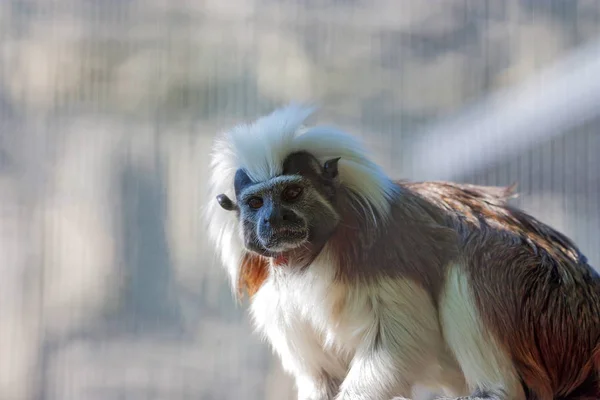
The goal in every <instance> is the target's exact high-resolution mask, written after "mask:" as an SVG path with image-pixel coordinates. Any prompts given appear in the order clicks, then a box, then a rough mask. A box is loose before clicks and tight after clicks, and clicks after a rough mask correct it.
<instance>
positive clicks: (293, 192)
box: [281, 185, 302, 201]
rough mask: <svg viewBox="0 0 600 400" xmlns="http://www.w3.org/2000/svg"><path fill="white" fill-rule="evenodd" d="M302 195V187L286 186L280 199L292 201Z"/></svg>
mask: <svg viewBox="0 0 600 400" xmlns="http://www.w3.org/2000/svg"><path fill="white" fill-rule="evenodd" d="M301 193H302V187H300V186H297V185H294V186H288V187H287V188H286V189H285V190H284V191H283V193H282V195H281V197H282V198H283V200H285V201H294V200H296V199H297V198H298V196H300V194H301Z"/></svg>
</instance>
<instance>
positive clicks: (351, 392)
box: [206, 106, 522, 400]
mask: <svg viewBox="0 0 600 400" xmlns="http://www.w3.org/2000/svg"><path fill="white" fill-rule="evenodd" d="M311 112H312V109H311V108H306V107H300V106H289V107H286V108H283V109H279V110H276V111H275V112H273V113H272V114H270V115H268V116H266V117H263V118H261V119H258V120H257V121H256V122H254V123H252V124H247V125H240V126H238V127H236V128H235V129H233V130H231V131H229V132H225V133H224V134H223V135H222V136H220V137H219V138H218V139H217V141H216V143H215V146H214V151H213V155H212V160H211V167H212V175H211V182H210V195H211V199H210V201H209V204H208V208H207V210H206V212H207V214H206V217H207V218H208V221H209V234H210V238H211V240H212V241H213V243H214V244H215V246H216V248H218V249H219V250H220V256H221V259H222V262H223V263H224V264H225V266H226V267H227V270H228V272H229V275H230V279H231V282H232V284H233V285H234V286H235V285H237V279H238V269H239V265H240V259H241V257H242V256H243V254H244V251H245V250H244V248H243V245H242V240H241V236H240V232H239V231H238V229H239V227H238V221H237V219H236V216H235V213H233V212H228V211H225V210H222V209H221V208H220V207H219V206H218V204H217V202H216V200H214V198H215V197H216V196H217V195H218V194H220V193H225V194H227V195H228V196H229V197H230V198H232V199H233V198H234V193H233V177H234V174H235V172H236V170H237V169H238V168H240V167H242V168H245V169H246V171H247V173H248V174H249V176H250V177H251V178H252V179H253V180H255V181H262V182H268V181H269V180H271V179H273V178H275V177H276V176H277V175H279V174H280V173H281V168H282V163H283V160H284V159H285V157H286V156H287V155H288V154H289V153H291V152H294V151H298V150H305V151H308V152H310V153H312V154H313V155H315V156H316V157H317V158H318V159H319V160H320V161H321V162H324V161H325V160H326V159H328V158H333V157H340V156H341V157H342V158H341V160H340V163H339V171H340V180H341V182H342V184H343V185H345V186H346V187H348V188H350V189H351V190H352V191H353V193H354V195H355V196H357V198H358V199H359V200H361V203H362V204H363V205H364V207H365V210H364V211H365V212H367V213H368V212H370V213H372V214H373V217H374V219H376V218H375V216H376V215H377V217H378V218H379V220H381V219H385V217H386V216H388V215H389V211H390V199H391V198H392V197H393V196H394V185H393V184H392V183H391V180H390V179H389V178H388V177H387V176H386V175H385V173H383V171H382V170H381V169H380V168H379V167H378V166H377V165H375V164H374V163H372V162H371V161H370V160H369V159H368V156H367V154H366V152H365V150H364V149H363V148H362V146H361V145H360V144H359V143H358V142H357V141H356V140H355V139H354V138H352V137H351V136H349V135H345V134H343V133H341V132H339V131H337V130H335V129H331V128H324V127H314V128H306V127H304V126H303V123H304V121H305V119H306V118H307V117H308V116H309V115H310V113H311ZM333 257H335V254H334V253H333V252H331V251H330V250H329V249H328V247H327V246H326V247H325V248H324V249H323V251H321V253H320V254H319V255H318V257H317V258H316V259H315V260H314V261H313V263H312V264H311V266H309V268H307V269H305V270H304V271H303V272H302V273H299V272H297V271H296V270H295V269H293V268H292V269H290V268H271V269H270V272H269V276H268V278H267V280H266V281H265V283H264V284H263V286H262V287H261V288H260V290H259V291H258V292H257V293H256V294H255V295H254V297H253V298H252V303H251V308H250V310H251V314H252V317H253V320H254V323H255V325H256V328H257V330H258V331H259V332H260V333H262V334H263V335H264V336H265V337H266V338H268V340H269V341H270V343H271V344H272V346H273V348H274V350H275V351H276V352H277V353H278V355H279V356H280V358H281V360H282V363H283V366H284V368H285V369H286V370H287V371H288V372H290V373H291V374H292V375H293V376H295V378H296V383H297V385H298V395H299V399H300V400H330V399H333V398H334V396H335V399H336V400H359V399H377V400H379V399H381V400H387V399H389V398H391V397H392V396H398V395H401V396H406V397H408V396H410V391H411V389H412V386H413V385H414V384H415V383H419V382H420V383H424V384H428V385H430V386H435V387H439V388H443V389H446V390H447V391H448V393H449V394H453V395H465V394H467V393H466V389H467V388H466V384H465V378H464V376H463V373H462V371H461V368H462V369H463V370H464V371H465V373H466V378H467V381H468V384H469V385H470V386H471V389H472V388H474V387H475V385H477V386H478V387H481V385H482V384H483V387H484V388H486V389H491V390H492V389H502V390H506V391H507V392H509V394H512V395H514V397H510V398H515V399H520V397H519V396H521V395H522V393H520V392H518V388H517V383H516V380H515V379H516V375H515V372H514V369H513V368H512V366H511V365H510V361H509V360H508V359H507V358H506V357H505V356H504V355H503V353H502V351H501V350H500V349H499V348H498V347H497V346H496V343H495V342H494V341H493V338H491V337H490V336H488V335H485V334H484V328H483V325H482V324H481V320H480V318H479V317H477V313H476V308H475V305H474V303H473V300H472V297H471V296H470V295H469V293H468V291H465V285H467V286H468V282H467V281H466V280H465V279H466V277H465V276H464V274H463V275H461V274H460V270H459V269H458V268H451V269H450V271H451V273H450V275H449V279H448V280H447V282H446V285H445V288H444V293H443V296H442V302H441V304H439V308H438V307H436V305H435V304H434V303H433V301H432V299H431V297H430V296H429V294H428V293H427V292H426V291H425V290H424V289H423V288H421V287H420V286H418V285H416V284H414V283H413V282H411V281H409V280H407V279H400V278H396V279H391V278H387V279H385V278H382V279H380V280H378V281H376V282H373V283H371V284H369V285H368V287H366V286H360V287H359V286H348V285H345V286H342V285H343V284H342V283H339V282H338V281H336V280H334V274H335V271H334V269H333V265H334V261H336V260H334V259H333ZM438 309H439V311H440V314H441V315H439V314H438ZM440 317H441V318H440ZM376 344H377V345H376ZM486 346H487V347H486ZM449 349H450V350H449ZM473 349H474V350H473ZM457 360H458V363H457ZM459 363H460V367H459Z"/></svg>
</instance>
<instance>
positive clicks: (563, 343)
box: [401, 182, 600, 400]
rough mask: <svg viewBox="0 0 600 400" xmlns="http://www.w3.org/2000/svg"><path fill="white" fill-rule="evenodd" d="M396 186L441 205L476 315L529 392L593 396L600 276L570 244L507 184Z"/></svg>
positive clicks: (599, 360)
mask: <svg viewBox="0 0 600 400" xmlns="http://www.w3.org/2000/svg"><path fill="white" fill-rule="evenodd" d="M401 185H402V186H403V187H405V188H406V189H408V190H410V191H412V192H413V193H416V194H417V195H419V196H421V197H423V198H424V199H425V200H427V201H428V202H430V203H433V204H434V205H435V206H437V207H439V208H440V209H442V210H443V212H444V213H445V214H446V216H447V221H448V222H447V223H448V225H449V227H451V228H453V229H454V230H455V231H456V232H457V236H458V241H459V247H460V254H461V261H462V265H463V266H464V268H465V273H467V274H468V277H469V278H470V281H471V283H472V287H473V295H474V297H475V300H476V303H477V307H478V309H479V311H480V316H481V318H482V320H483V322H484V324H485V325H486V327H488V328H489V329H490V330H491V331H492V332H493V333H494V334H495V335H496V337H497V338H498V339H499V340H500V342H501V343H502V344H503V345H504V347H505V349H506V350H507V351H508V352H509V354H510V356H511V358H512V359H513V361H514V363H515V367H516V369H517V371H518V373H519V375H520V377H521V379H522V381H523V385H524V387H525V389H526V391H527V392H530V394H529V398H530V399H535V398H539V399H544V400H545V399H592V398H600V384H599V381H598V374H599V372H600V371H599V369H600V276H599V275H598V273H597V272H596V271H595V270H594V269H593V268H592V267H591V266H590V265H589V264H588V263H587V260H586V258H585V256H584V255H583V254H581V252H580V251H579V249H578V248H577V246H576V245H575V244H574V243H573V242H572V241H571V240H570V239H569V238H567V237H566V236H564V235H563V234H561V233H560V232H557V231H556V230H554V229H552V228H551V227H549V226H548V225H546V224H544V223H542V222H540V221H538V220H537V219H535V218H533V217H532V216H530V215H528V214H526V213H524V212H523V211H521V210H518V209H516V208H514V207H512V206H510V205H508V204H507V200H508V198H510V197H511V196H512V195H513V187H510V188H497V187H483V186H474V185H459V184H451V183H444V182H421V183H401ZM535 394H537V396H538V397H535Z"/></svg>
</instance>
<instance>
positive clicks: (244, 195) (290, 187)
mask: <svg viewBox="0 0 600 400" xmlns="http://www.w3.org/2000/svg"><path fill="white" fill-rule="evenodd" d="M337 160H338V159H333V160H330V161H328V162H326V163H325V164H324V165H320V164H319V162H318V161H317V160H316V159H315V158H314V157H313V156H311V155H310V154H308V153H304V152H300V153H294V154H291V155H290V156H288V157H287V159H286V161H285V163H284V168H283V173H282V174H281V175H279V176H276V177H274V178H272V179H269V180H267V181H263V182H253V181H252V180H251V179H250V178H249V176H248V174H247V173H246V171H245V170H244V169H239V170H238V171H237V173H236V176H235V193H236V202H237V206H236V208H237V212H238V218H239V222H240V227H241V231H242V235H243V238H244V244H245V246H246V248H247V249H248V250H250V251H253V252H255V253H258V254H261V255H263V256H267V257H275V258H279V257H284V258H287V256H288V255H291V254H294V255H296V256H302V257H310V256H313V255H315V254H314V253H315V252H317V251H319V250H320V249H321V248H322V246H323V245H324V244H325V242H326V241H327V239H328V238H329V237H330V236H331V234H332V233H333V232H334V230H335V228H336V226H337V224H338V221H339V217H338V214H337V212H336V210H335V192H336V189H335V188H336V184H337V182H336V177H337ZM219 201H220V202H221V200H219ZM221 205H222V206H223V208H228V207H225V205H224V204H223V203H221ZM232 208H233V206H232Z"/></svg>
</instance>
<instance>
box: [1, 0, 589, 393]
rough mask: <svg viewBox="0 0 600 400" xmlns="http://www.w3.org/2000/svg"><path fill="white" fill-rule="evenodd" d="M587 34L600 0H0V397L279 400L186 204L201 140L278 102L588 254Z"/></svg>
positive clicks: (272, 375)
mask: <svg viewBox="0 0 600 400" xmlns="http://www.w3.org/2000/svg"><path fill="white" fill-rule="evenodd" d="M598 40H600V1H595V0H587V1H586V0H502V1H500V0H472V1H468V0H436V1H411V0H364V1H361V0H345V1H344V0H229V1H225V0H195V1H192V0H187V1H186V0H171V1H169V0H144V1H142V0H102V1H101V0H27V1H26V0H2V1H0V399H3V400H4V399H6V400H71V399H73V400H75V399H76V400H100V399H102V400H104V399H107V400H108V399H133V400H141V399H169V400H179V399H181V400H192V399H193V400H198V399H202V400H213V399H214V400H222V399H224V400H227V399H245V400H254V399H256V400H262V399H267V400H280V399H293V398H294V395H295V392H294V390H293V386H292V381H291V379H290V378H289V377H287V376H286V375H285V374H284V373H283V372H282V371H281V369H280V367H279V362H278V360H276V359H275V358H274V357H273V356H272V355H271V352H270V350H269V349H268V347H267V346H266V345H265V344H263V343H261V342H260V340H259V338H258V335H256V334H254V333H253V332H252V328H251V326H250V324H249V320H248V318H247V315H246V311H245V307H246V305H244V304H243V305H237V304H236V303H235V302H234V300H233V298H232V295H231V293H230V290H229V284H228V282H227V280H226V276H225V273H224V270H223V269H222V268H221V267H220V265H219V263H218V262H217V260H216V257H215V255H214V253H213V251H212V249H211V248H210V246H209V245H208V243H207V240H206V236H205V231H206V229H205V226H204V224H203V221H202V220H201V207H202V205H203V203H204V202H205V201H207V199H206V196H205V191H206V187H205V185H206V181H207V176H206V174H207V161H208V160H207V156H208V152H209V150H210V144H211V141H212V138H213V137H214V135H215V134H216V133H217V132H219V131H222V130H224V129H227V128H229V127H231V126H232V125H233V124H236V123H238V122H241V121H248V120H250V119H254V118H255V117H258V116H259V115H261V114H264V113H267V112H270V111H271V110H272V109H273V108H274V107H276V106H279V105H283V104H286V103H287V102H289V101H316V102H318V103H319V104H320V105H321V110H320V112H319V113H318V114H317V118H316V121H318V122H322V123H331V124H335V125H338V126H341V127H342V128H344V129H346V130H348V131H349V132H351V133H353V134H355V135H359V136H360V137H361V138H362V139H363V140H364V141H365V142H366V144H367V146H368V147H369V148H370V149H371V150H372V152H373V154H374V156H375V158H376V160H377V161H378V162H379V163H381V165H383V166H384V167H385V168H386V170H387V171H389V172H390V174H392V175H393V176H396V177H398V178H400V177H402V178H407V179H414V180H418V179H449V180H455V181H460V182H470V183H476V184H487V185H508V184H511V183H513V182H518V184H519V192H520V197H519V198H518V199H516V200H515V203H516V204H517V205H519V206H521V207H523V208H524V209H525V210H527V211H528V212H530V213H532V214H533V215H535V216H536V217H538V218H541V219H542V220H544V221H545V222H548V223H549V224H551V225H552V226H554V227H556V228H558V229H560V230H562V231H563V232H565V233H566V234H567V235H568V236H570V237H571V238H573V239H574V240H575V241H576V242H577V243H578V244H579V245H580V247H581V249H582V250H583V252H584V253H586V255H587V256H588V257H589V259H590V260H591V263H592V264H593V265H596V266H598V265H600V162H599V161H598V154H599V153H600V135H599V134H598V129H599V128H600V87H599V85H600V79H599V76H600V45H599V43H598ZM421 398H424V396H422V397H421Z"/></svg>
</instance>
